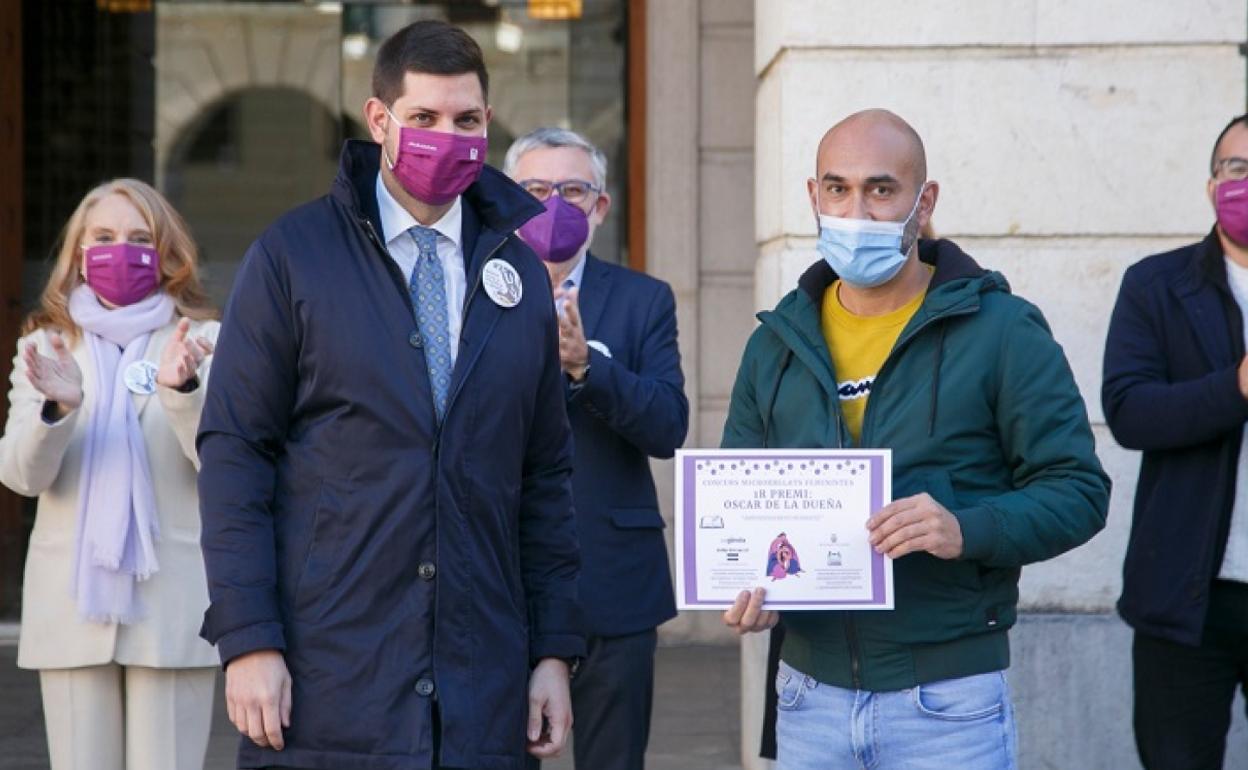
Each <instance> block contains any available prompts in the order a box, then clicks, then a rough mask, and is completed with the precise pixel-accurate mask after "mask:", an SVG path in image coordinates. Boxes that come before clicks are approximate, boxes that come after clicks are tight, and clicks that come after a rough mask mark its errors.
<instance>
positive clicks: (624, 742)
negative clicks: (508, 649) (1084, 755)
mask: <svg viewBox="0 0 1248 770" xmlns="http://www.w3.org/2000/svg"><path fill="white" fill-rule="evenodd" d="M503 170H504V171H506V172H507V173H508V174H509V175H510V176H511V177H512V178H513V179H515V180H516V181H517V182H519V183H520V185H521V186H522V187H524V188H525V189H526V190H528V191H529V192H530V193H531V194H532V195H533V196H534V197H535V198H536V199H537V200H539V201H541V202H542V203H543V204H544V205H545V207H546V211H545V212H544V213H543V214H541V215H539V216H537V217H534V218H533V219H530V220H529V221H528V222H527V223H525V225H524V227H523V228H521V229H520V237H522V238H524V239H525V240H526V241H527V242H528V243H529V244H530V245H531V246H532V247H533V249H534V251H536V252H537V255H538V256H539V257H541V258H542V260H543V261H544V262H545V265H546V270H547V272H548V273H549V274H550V281H551V287H552V288H553V289H554V293H555V301H556V303H557V304H558V307H559V308H560V313H559V328H560V340H559V342H560V346H559V357H560V362H561V364H562V366H563V371H564V375H565V377H566V381H567V406H568V417H569V419H570V420H571V421H572V434H573V437H574V444H575V447H576V451H575V456H574V459H573V463H572V467H573V474H572V496H573V500H574V501H575V507H576V520H577V532H578V533H579V534H580V538H581V549H582V551H581V553H582V562H583V567H582V572H581V591H580V595H581V599H582V602H583V604H584V607H585V615H586V619H587V621H588V630H589V633H590V639H589V654H588V656H587V657H586V658H585V661H584V662H583V663H582V665H581V669H580V671H579V672H578V673H577V675H576V678H575V679H573V680H572V708H573V711H574V712H575V713H576V740H575V742H574V743H573V750H574V752H575V756H576V767H577V768H579V770H640V769H641V768H642V767H644V766H645V754H646V744H647V742H648V739H649V734H650V713H651V704H652V702H653V699H654V651H655V644H656V641H657V633H656V631H655V629H656V627H657V626H658V625H659V624H660V623H662V622H664V621H666V620H669V619H670V618H672V617H673V616H675V615H676V603H675V595H674V593H673V591H672V577H671V572H670V570H669V568H668V560H667V547H666V545H665V543H664V539H663V517H662V516H661V515H660V514H659V503H658V498H657V497H656V495H655V489H654V479H653V478H652V477H651V475H650V460H649V458H651V457H671V456H672V455H673V454H674V453H675V451H676V449H677V448H678V447H679V446H680V445H681V444H682V443H683V442H684V440H685V433H686V432H687V430H688V428H689V401H688V399H686V398H685V393H684V384H685V377H684V374H683V373H682V372H681V369H680V350H679V348H678V347H677V345H676V300H675V297H674V296H673V295H672V290H671V287H669V286H668V285H667V284H666V283H664V282H662V281H659V280H657V279H654V278H651V277H649V276H647V275H645V274H643V273H638V272H635V271H633V270H629V269H628V268H625V267H620V266H618V265H613V264H609V263H607V262H603V261H602V260H600V259H597V258H595V257H594V256H593V255H592V254H590V253H589V244H590V242H591V241H592V240H593V237H594V231H595V230H596V229H597V227H598V225H600V224H601V223H602V221H603V219H604V218H605V217H606V215H607V212H608V211H609V209H610V207H611V198H610V196H609V195H608V194H607V192H606V183H607V159H606V156H604V155H603V153H602V151H600V150H599V149H598V148H597V147H595V146H594V145H593V144H591V143H590V142H589V141H588V140H586V139H585V138H584V137H582V136H580V135H578V134H576V133H575V132H572V131H569V130H567V129H561V128H540V129H537V130H536V131H533V132H530V133H529V134H526V135H525V136H522V137H520V138H519V139H517V140H516V141H515V142H514V143H513V144H512V146H511V148H510V149H509V150H508V151H507V159H506V160H505V161H504V163H503Z"/></svg>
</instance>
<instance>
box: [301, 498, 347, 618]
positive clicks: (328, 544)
mask: <svg viewBox="0 0 1248 770" xmlns="http://www.w3.org/2000/svg"><path fill="white" fill-rule="evenodd" d="M337 497H338V496H337V495H335V494H333V492H332V490H331V489H330V487H329V483H328V482H327V481H326V480H321V482H320V489H319V491H318V493H317V496H316V508H315V509H314V511H313V514H312V535H311V537H310V538H309V540H308V550H307V554H306V555H305V556H304V559H303V567H302V569H300V571H299V578H298V580H296V581H295V591H294V594H293V596H294V610H295V613H296V614H301V613H303V612H305V611H306V610H307V609H308V608H309V605H310V604H315V602H316V600H317V598H318V597H319V596H320V595H322V594H323V593H324V591H325V588H326V587H327V585H328V583H329V578H330V577H331V576H332V574H333V569H334V561H335V557H336V555H337V551H338V546H339V545H340V543H341V538H339V537H336V535H335V531H336V528H337V524H338V519H339V518H340V517H341V515H342V512H341V506H340V505H339V504H338V502H339V501H338V499H337Z"/></svg>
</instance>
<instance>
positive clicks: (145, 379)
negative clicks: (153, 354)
mask: <svg viewBox="0 0 1248 770" xmlns="http://www.w3.org/2000/svg"><path fill="white" fill-rule="evenodd" d="M156 371H157V369H156V364H154V363H152V362H151V361H135V362H134V363H132V364H130V365H129V366H127V367H126V375H125V377H126V387H127V388H129V389H130V392H131V393H136V394H138V395H140V396H150V395H152V394H153V393H155V392H156Z"/></svg>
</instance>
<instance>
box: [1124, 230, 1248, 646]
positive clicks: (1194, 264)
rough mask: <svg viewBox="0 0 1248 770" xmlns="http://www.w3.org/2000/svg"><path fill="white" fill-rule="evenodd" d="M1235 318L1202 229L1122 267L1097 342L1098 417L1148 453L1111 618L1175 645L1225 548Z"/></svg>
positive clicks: (1237, 350)
mask: <svg viewBox="0 0 1248 770" xmlns="http://www.w3.org/2000/svg"><path fill="white" fill-rule="evenodd" d="M1242 323H1243V322H1242V320H1241V315H1240V311H1239V306H1238V305H1237V304H1236V302H1235V298H1234V297H1233V296H1232V295H1231V291H1230V288H1229V287H1228V285H1227V279H1226V264H1225V263H1224V262H1223V256H1222V246H1221V243H1220V242H1219V241H1218V238H1217V235H1216V234H1215V233H1210V235H1209V236H1208V237H1207V238H1205V240H1204V241H1202V242H1200V243H1197V244H1193V245H1191V246H1186V247H1184V248H1181V249H1177V250H1175V251H1171V252H1168V253H1165V254H1157V255H1154V256H1151V257H1148V258H1147V259H1144V260H1142V261H1141V262H1139V263H1138V264H1136V265H1133V266H1132V267H1131V268H1130V269H1128V270H1127V272H1126V275H1125V276H1123V279H1122V289H1121V290H1120V292H1119V294H1118V302H1117V304H1116V305H1115V306H1114V313H1113V316H1112V317H1111V318H1110V323H1109V338H1108V340H1107V341H1106V343H1105V379H1104V385H1103V386H1102V390H1101V401H1102V404H1103V405H1104V408H1105V420H1106V422H1108V423H1109V428H1110V430H1111V431H1113V434H1114V438H1116V439H1118V443H1120V444H1122V445H1123V446H1124V447H1126V448H1128V449H1141V450H1143V451H1144V458H1143V462H1142V463H1141V464H1140V478H1139V483H1138V484H1137V486H1136V490H1135V518H1134V521H1133V522H1132V525H1131V539H1130V541H1129V542H1128V545H1127V557H1126V561H1125V562H1124V564H1123V575H1122V577H1123V581H1122V597H1121V598H1120V599H1119V600H1118V611H1119V613H1121V615H1122V617H1123V619H1124V620H1126V621H1127V622H1128V623H1129V624H1131V626H1132V627H1133V628H1135V629H1136V630H1137V631H1141V632H1143V633H1146V634H1148V635H1150V636H1155V637H1160V638H1163V639H1170V640H1172V641H1175V642H1179V643H1181V644H1189V645H1195V644H1199V643H1200V637H1201V631H1202V628H1203V625H1204V621H1205V613H1206V612H1207V610H1208V607H1209V588H1210V585H1211V584H1212V582H1213V580H1214V577H1215V576H1216V575H1217V573H1218V569H1219V568H1220V567H1221V564H1222V556H1223V553H1224V552H1225V550H1226V537H1227V532H1228V531H1229V528H1230V516H1231V506H1232V504H1233V503H1234V498H1235V473H1236V470H1237V468H1238V465H1239V446H1240V439H1241V436H1242V434H1243V428H1244V421H1245V420H1248V400H1245V399H1244V397H1243V395H1242V394H1241V393H1240V391H1239V376H1238V368H1239V362H1240V361H1241V360H1242V359H1243V357H1244V334H1243V325H1242Z"/></svg>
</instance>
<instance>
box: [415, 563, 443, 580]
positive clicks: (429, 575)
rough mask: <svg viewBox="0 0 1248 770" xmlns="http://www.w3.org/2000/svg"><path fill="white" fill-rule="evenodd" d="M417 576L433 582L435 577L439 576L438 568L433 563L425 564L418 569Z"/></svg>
mask: <svg viewBox="0 0 1248 770" xmlns="http://www.w3.org/2000/svg"><path fill="white" fill-rule="evenodd" d="M416 574H418V575H420V578H421V580H433V576H434V575H436V574H438V568H437V567H435V566H433V562H428V561H427V562H424V563H422V564H421V565H420V566H419V567H417V568H416Z"/></svg>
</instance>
